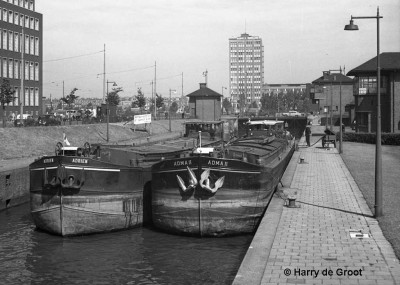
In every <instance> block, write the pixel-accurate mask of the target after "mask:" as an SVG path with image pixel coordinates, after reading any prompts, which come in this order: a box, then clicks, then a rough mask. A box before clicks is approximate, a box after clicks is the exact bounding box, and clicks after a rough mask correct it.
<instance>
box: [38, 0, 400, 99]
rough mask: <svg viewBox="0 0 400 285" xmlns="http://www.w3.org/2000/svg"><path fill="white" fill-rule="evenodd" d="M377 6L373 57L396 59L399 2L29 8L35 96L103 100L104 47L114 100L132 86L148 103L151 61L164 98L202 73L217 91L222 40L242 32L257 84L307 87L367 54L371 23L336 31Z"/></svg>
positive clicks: (195, 84) (223, 71) (225, 78)
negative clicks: (260, 51) (37, 75)
mask: <svg viewBox="0 0 400 285" xmlns="http://www.w3.org/2000/svg"><path fill="white" fill-rule="evenodd" d="M378 6H379V9H380V15H381V16H383V19H381V20H380V50H381V52H391V51H392V52H393V51H396V52H399V51H400V1H399V0H351V1H348V0H336V1H333V0H330V1H327V0H302V1H299V0H248V1H246V0H203V1H199V0H180V1H176V0H169V1H168V0H113V1H110V0H96V1H94V0H90V1H89V0H68V1H51V0H43V1H36V12H38V13H41V14H43V53H44V56H43V60H44V63H43V64H44V66H43V86H44V93H43V96H46V97H49V96H50V94H51V95H52V97H53V98H59V97H61V96H62V92H63V87H62V86H63V83H62V82H63V81H64V90H65V94H69V92H70V91H71V90H72V89H73V88H74V87H76V88H78V89H79V90H78V91H77V93H76V95H78V96H80V97H85V98H87V97H99V98H102V96H103V75H102V73H103V64H104V60H103V59H104V53H103V52H102V51H103V47H104V44H105V45H106V53H105V54H106V74H107V75H106V78H107V79H108V80H109V81H115V82H116V83H117V84H118V86H120V87H122V88H123V89H124V93H122V94H121V95H122V96H132V95H136V93H137V91H136V90H137V88H138V87H141V88H142V90H143V91H144V93H145V96H148V97H150V96H151V84H150V83H151V81H152V80H154V64H155V62H157V93H159V94H161V95H162V96H164V97H166V96H169V89H176V90H177V91H178V92H177V93H176V94H175V96H180V95H181V93H182V92H181V90H182V77H181V74H182V72H183V93H184V95H186V94H188V93H190V92H193V91H195V90H197V89H198V88H199V83H200V82H204V80H205V79H204V77H203V72H204V71H205V70H208V87H210V88H211V89H213V90H215V91H217V92H219V93H221V92H222V87H228V86H229V48H228V46H229V38H233V37H238V36H240V34H242V33H244V32H245V30H246V32H247V33H248V34H250V35H252V36H259V37H260V38H261V39H262V40H263V45H264V69H265V71H264V82H265V83H309V82H311V81H313V80H315V79H317V78H318V77H320V76H321V75H322V71H323V70H329V69H339V67H340V66H342V67H343V66H345V67H346V72H348V71H350V70H351V69H353V68H355V67H357V66H358V65H360V64H362V63H364V62H365V61H367V60H369V59H371V58H373V57H374V56H376V51H377V49H376V38H377V32H376V31H377V30H376V19H368V20H364V19H362V20H361V19H360V20H355V24H357V25H358V26H359V29H360V30H359V31H357V32H348V31H344V30H343V29H344V26H345V25H346V24H348V23H349V20H350V16H351V15H353V16H376V12H377V7H378ZM78 56H79V57H78ZM71 57H73V58H71ZM63 58H70V59H65V60H57V59H63ZM98 74H100V75H98ZM111 87H112V84H109V88H110V89H111ZM227 94H228V90H224V95H225V96H226V95H227ZM173 96H174V95H173Z"/></svg>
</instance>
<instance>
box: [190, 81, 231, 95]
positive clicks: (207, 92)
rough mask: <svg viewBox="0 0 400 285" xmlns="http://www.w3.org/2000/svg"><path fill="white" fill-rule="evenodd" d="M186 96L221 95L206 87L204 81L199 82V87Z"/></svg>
mask: <svg viewBox="0 0 400 285" xmlns="http://www.w3.org/2000/svg"><path fill="white" fill-rule="evenodd" d="M186 96H187V97H223V96H222V95H221V94H219V93H218V92H215V91H214V90H212V89H210V88H208V87H207V84H206V83H200V89H197V90H196V91H194V92H192V93H190V94H188V95H186Z"/></svg>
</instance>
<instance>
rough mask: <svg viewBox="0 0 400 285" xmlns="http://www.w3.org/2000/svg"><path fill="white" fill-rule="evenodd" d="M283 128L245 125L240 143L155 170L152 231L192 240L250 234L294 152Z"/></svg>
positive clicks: (270, 123)
mask: <svg viewBox="0 0 400 285" xmlns="http://www.w3.org/2000/svg"><path fill="white" fill-rule="evenodd" d="M283 123H284V122H283V121H272V120H260V121H250V120H249V121H248V122H245V123H244V125H245V128H246V134H245V135H244V136H242V137H240V138H233V139H232V140H231V141H229V142H224V141H222V142H221V144H220V145H219V146H212V147H203V146H199V147H197V148H195V149H194V151H193V152H192V153H191V154H187V155H186V156H185V157H180V158H173V159H165V160H162V161H160V162H158V163H156V164H154V165H153V166H152V181H153V183H152V213H153V223H154V225H155V226H156V227H157V228H159V229H161V230H165V231H167V232H170V233H175V234H185V235H194V236H229V235H238V234H245V233H253V232H254V231H255V229H256V228H257V226H258V223H259V221H260V219H261V217H262V215H263V213H264V211H265V209H266V207H267V205H268V203H269V202H270V199H271V197H272V194H273V192H274V190H275V189H276V187H277V185H278V183H279V181H280V179H281V177H282V175H283V173H284V171H285V169H286V166H287V164H288V162H289V161H290V158H291V156H292V154H293V151H294V138H293V137H292V136H291V135H290V134H289V133H288V132H287V131H285V130H284V128H283Z"/></svg>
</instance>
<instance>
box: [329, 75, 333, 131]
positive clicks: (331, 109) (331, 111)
mask: <svg viewBox="0 0 400 285" xmlns="http://www.w3.org/2000/svg"><path fill="white" fill-rule="evenodd" d="M329 109H330V110H329V111H330V120H331V122H330V130H331V131H333V126H332V113H333V84H332V79H331V106H330V107H329Z"/></svg>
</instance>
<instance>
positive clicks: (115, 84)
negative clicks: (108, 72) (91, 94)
mask: <svg viewBox="0 0 400 285" xmlns="http://www.w3.org/2000/svg"><path fill="white" fill-rule="evenodd" d="M109 83H113V86H117V83H115V81H108V80H107V98H106V118H107V142H109V140H110V132H109V125H110V102H109V101H110V100H109V98H108V84H109Z"/></svg>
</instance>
